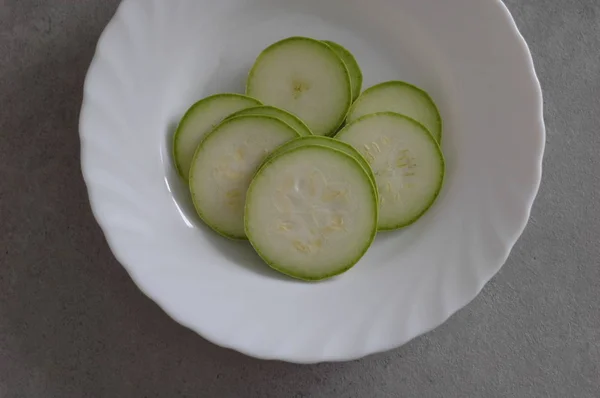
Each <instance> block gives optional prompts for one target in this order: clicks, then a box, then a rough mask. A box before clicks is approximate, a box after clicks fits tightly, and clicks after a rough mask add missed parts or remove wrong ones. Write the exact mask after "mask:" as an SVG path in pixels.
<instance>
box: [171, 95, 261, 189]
mask: <svg viewBox="0 0 600 398" xmlns="http://www.w3.org/2000/svg"><path fill="white" fill-rule="evenodd" d="M258 105H262V104H261V102H260V101H258V100H255V99H254V98H250V97H247V96H245V95H241V94H229V93H228V94H216V95H211V96H210V97H206V98H204V99H201V100H200V101H198V102H196V103H195V104H194V105H192V106H191V107H190V109H188V111H187V112H186V113H185V115H183V118H182V119H181V121H180V122H179V125H178V126H177V131H175V136H174V137H173V157H174V159H175V165H176V166H177V171H178V172H179V174H180V175H181V176H182V177H183V178H185V179H186V180H187V179H188V178H189V172H190V165H191V163H192V158H193V157H194V152H195V151H196V148H197V147H198V144H200V142H201V141H202V139H203V138H204V136H206V134H208V133H209V132H210V131H211V130H212V129H213V128H214V127H215V126H216V125H217V124H219V123H220V122H221V121H222V120H223V119H225V118H226V117H227V116H229V115H230V114H232V113H233V112H237V111H239V110H240V109H244V108H249V107H252V106H258Z"/></svg>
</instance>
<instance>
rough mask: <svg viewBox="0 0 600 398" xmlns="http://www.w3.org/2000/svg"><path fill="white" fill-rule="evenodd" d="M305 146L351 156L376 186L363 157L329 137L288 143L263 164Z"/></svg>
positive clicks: (347, 145) (317, 136)
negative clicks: (322, 147) (314, 146)
mask: <svg viewBox="0 0 600 398" xmlns="http://www.w3.org/2000/svg"><path fill="white" fill-rule="evenodd" d="M305 145H322V146H326V147H329V148H333V149H337V150H338V151H342V152H344V153H345V154H347V155H350V156H352V157H353V158H354V159H356V161H357V162H358V163H359V164H360V165H361V166H362V168H363V169H364V170H365V172H366V173H367V175H368V176H369V178H370V179H371V182H372V183H373V186H375V187H376V186H377V185H376V183H375V174H373V170H371V166H370V165H369V162H367V160H366V159H365V158H364V157H363V155H361V153H360V152H358V151H357V150H356V149H355V148H354V147H353V146H352V145H350V144H346V143H345V142H342V141H340V140H336V139H333V138H329V137H323V136H320V135H312V136H309V137H301V138H297V139H295V140H292V141H288V142H286V143H285V144H283V145H281V146H280V147H279V148H277V149H276V150H275V151H273V152H272V153H271V154H270V155H269V156H267V158H266V159H265V162H266V161H268V160H269V159H271V158H272V157H274V156H277V155H279V154H282V153H283V152H287V151H289V150H291V149H295V148H299V147H301V146H305ZM376 193H377V192H376Z"/></svg>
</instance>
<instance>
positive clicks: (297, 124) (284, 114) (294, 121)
mask: <svg viewBox="0 0 600 398" xmlns="http://www.w3.org/2000/svg"><path fill="white" fill-rule="evenodd" d="M242 115H267V116H273V117H276V118H277V119H280V120H281V121H282V122H285V123H287V124H289V125H290V126H291V127H293V128H294V129H295V130H296V131H297V132H298V133H299V134H300V135H301V136H308V135H312V132H311V131H310V129H309V128H308V126H307V125H306V123H304V122H303V121H302V120H300V118H298V117H297V116H296V115H293V114H291V113H289V112H288V111H285V110H283V109H280V108H276V107H274V106H269V105H262V106H253V107H252V108H246V109H242V110H241V111H238V112H236V113H234V114H232V115H230V116H229V117H228V118H230V117H236V116H242Z"/></svg>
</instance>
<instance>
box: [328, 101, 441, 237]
mask: <svg viewBox="0 0 600 398" xmlns="http://www.w3.org/2000/svg"><path fill="white" fill-rule="evenodd" d="M336 138H337V139H339V140H341V141H344V142H346V143H348V144H350V145H352V146H353V147H354V148H356V149H357V150H358V151H359V152H360V153H361V154H362V155H363V156H364V157H365V159H366V160H367V161H368V162H369V164H370V165H371V168H372V169H373V173H374V174H375V180H376V182H377V188H378V191H379V206H380V208H379V229H380V230H392V229H397V228H401V227H405V226H407V225H410V224H412V223H413V222H415V221H416V220H418V219H419V218H420V217H421V216H422V215H423V214H424V213H425V212H426V211H427V210H428V209H429V208H430V207H431V205H432V204H433V203H434V201H435V199H436V198H437V196H438V193H439V192H440V190H441V188H442V184H443V180H444V172H445V165H444V157H443V155H442V152H441V150H440V147H439V145H438V144H437V142H436V141H435V139H434V138H433V137H432V136H431V134H430V133H429V132H428V131H427V129H426V128H425V127H424V126H423V125H422V124H420V123H419V122H417V121H415V120H413V119H411V118H409V117H407V116H404V115H400V114H397V113H393V112H381V113H375V114H370V115H366V116H363V117H361V118H359V119H357V120H355V121H354V122H352V123H350V124H348V125H347V126H346V127H344V128H343V129H342V130H340V132H339V133H338V134H337V135H336Z"/></svg>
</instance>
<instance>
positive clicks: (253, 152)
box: [189, 115, 299, 239]
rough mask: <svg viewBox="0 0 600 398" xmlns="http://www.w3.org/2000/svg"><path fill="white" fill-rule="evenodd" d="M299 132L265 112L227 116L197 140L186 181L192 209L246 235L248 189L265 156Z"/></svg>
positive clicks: (235, 234) (216, 226)
mask: <svg viewBox="0 0 600 398" xmlns="http://www.w3.org/2000/svg"><path fill="white" fill-rule="evenodd" d="M297 137H299V135H298V132H296V130H294V129H293V128H292V127H290V126H289V125H288V124H286V123H284V122H282V121H281V120H279V119H277V118H275V117H272V116H264V115H245V116H238V117H235V118H232V119H227V120H225V121H224V122H222V123H221V124H219V125H218V126H217V127H216V128H215V129H214V130H213V131H212V132H210V133H209V134H208V135H207V136H206V137H205V138H204V140H203V141H202V142H201V143H200V145H199V146H198V149H197V150H196V153H195V154H194V158H193V160H192V164H191V167H190V179H189V186H190V191H191V193H192V200H193V202H194V206H195V208H196V212H197V213H198V215H199V216H200V218H201V219H202V220H203V221H204V222H205V223H206V224H207V225H208V226H209V227H211V228H212V229H213V230H215V231H216V232H218V233H219V234H221V235H223V236H226V237H228V238H232V239H244V238H245V233H244V203H245V198H246V190H247V188H248V185H249V184H250V181H251V179H252V176H253V175H254V173H255V172H256V169H257V168H258V166H260V164H261V163H262V162H263V160H264V159H265V157H266V156H267V155H268V154H269V153H270V152H271V151H273V150H274V149H276V148H277V147H279V146H280V145H282V144H284V143H285V142H287V141H289V140H292V139H294V138H297Z"/></svg>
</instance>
